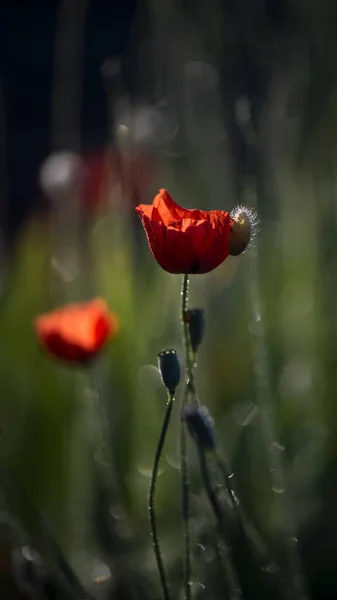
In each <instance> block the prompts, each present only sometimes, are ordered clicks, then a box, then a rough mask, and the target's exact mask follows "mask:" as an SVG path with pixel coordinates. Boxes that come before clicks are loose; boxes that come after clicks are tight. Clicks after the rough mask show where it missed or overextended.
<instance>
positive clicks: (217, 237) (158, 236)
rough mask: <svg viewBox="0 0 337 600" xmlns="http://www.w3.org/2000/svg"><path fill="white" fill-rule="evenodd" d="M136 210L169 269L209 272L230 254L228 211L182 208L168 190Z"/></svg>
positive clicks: (161, 261)
mask: <svg viewBox="0 0 337 600" xmlns="http://www.w3.org/2000/svg"><path fill="white" fill-rule="evenodd" d="M136 211H137V213H138V215H139V217H140V219H141V221H142V223H143V227H144V229H145V231H146V235H147V239H148V243H149V246H150V249H151V252H152V254H153V256H154V258H155V259H156V261H157V262H158V263H159V264H160V266H161V267H162V268H163V269H165V271H168V272H169V273H209V271H213V269H215V268H216V267H218V266H219V265H220V264H221V263H222V262H223V261H224V260H225V259H226V258H227V256H228V255H229V248H228V239H229V235H230V232H231V217H230V215H229V213H228V212H225V211H221V210H211V211H206V210H197V209H193V210H189V209H187V208H182V207H181V206H178V204H176V203H175V202H174V200H172V198H171V196H170V195H169V193H168V191H167V190H159V193H158V194H157V196H156V197H155V199H154V200H153V203H152V205H147V204H140V205H139V206H137V207H136Z"/></svg>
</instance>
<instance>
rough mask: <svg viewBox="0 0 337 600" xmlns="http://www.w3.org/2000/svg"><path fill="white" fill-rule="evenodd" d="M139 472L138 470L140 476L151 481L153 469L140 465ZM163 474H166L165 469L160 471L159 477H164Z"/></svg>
mask: <svg viewBox="0 0 337 600" xmlns="http://www.w3.org/2000/svg"><path fill="white" fill-rule="evenodd" d="M137 470H138V473H140V475H142V476H143V477H146V478H147V479H151V475H152V467H146V466H141V465H138V466H137ZM163 473H164V469H159V470H158V477H160V475H162V474H163Z"/></svg>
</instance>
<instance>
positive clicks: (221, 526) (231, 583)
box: [197, 443, 242, 600]
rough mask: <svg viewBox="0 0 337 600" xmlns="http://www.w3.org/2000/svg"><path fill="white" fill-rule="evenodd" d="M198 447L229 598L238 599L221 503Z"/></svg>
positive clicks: (205, 461) (237, 588)
mask: <svg viewBox="0 0 337 600" xmlns="http://www.w3.org/2000/svg"><path fill="white" fill-rule="evenodd" d="M197 448H198V456H199V464H200V472H201V477H202V480H203V484H204V488H205V491H206V494H207V496H208V500H209V503H210V505H211V508H212V510H213V513H214V515H215V518H216V521H217V525H218V531H219V534H220V537H221V540H222V546H223V548H224V550H225V554H226V556H225V557H224V566H225V571H226V579H227V583H228V588H229V590H228V591H229V598H230V600H238V599H239V598H241V597H242V590H241V587H240V583H239V581H238V577H237V574H236V572H235V568H234V566H233V564H232V561H231V558H230V556H229V549H228V545H227V541H226V538H227V535H226V530H225V523H224V517H223V513H222V509H221V505H220V502H219V499H218V496H217V494H216V492H215V491H214V488H213V486H212V482H211V478H210V474H209V469H208V465H207V459H206V456H205V451H204V449H203V447H202V445H201V444H200V443H197Z"/></svg>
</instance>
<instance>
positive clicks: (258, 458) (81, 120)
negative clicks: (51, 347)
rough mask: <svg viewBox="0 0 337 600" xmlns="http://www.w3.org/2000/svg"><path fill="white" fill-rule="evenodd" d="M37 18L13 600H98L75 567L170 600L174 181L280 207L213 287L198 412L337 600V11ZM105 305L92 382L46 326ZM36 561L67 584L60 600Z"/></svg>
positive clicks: (194, 288) (26, 61) (27, 81)
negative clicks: (147, 224)
mask: <svg viewBox="0 0 337 600" xmlns="http://www.w3.org/2000/svg"><path fill="white" fill-rule="evenodd" d="M15 4H16V3H15V2H13V3H6V2H5V3H3V6H2V8H1V13H0V15H1V16H2V19H1V23H2V29H3V35H2V36H1V46H0V58H1V65H2V66H1V69H2V76H1V110H0V113H1V114H0V122H1V150H0V153H1V173H0V175H1V177H0V182H1V242H2V245H1V293H2V295H1V300H0V331H1V340H2V344H1V349H0V391H1V393H0V422H1V451H0V458H1V468H0V473H1V478H0V501H1V512H0V541H1V560H0V570H1V573H0V590H1V598H4V599H7V598H8V599H10V598H19V597H32V598H45V597H48V598H49V597H50V598H52V597H53V598H68V597H69V598H71V597H77V598H84V597H85V596H84V595H83V592H82V591H81V590H77V591H76V592H74V595H73V596H72V595H71V591H69V589H68V588H67V586H66V584H64V582H63V579H62V577H63V576H64V572H65V567H64V562H63V557H62V556H61V553H62V554H63V555H64V557H66V561H67V562H69V564H70V565H71V568H72V569H73V570H74V572H75V573H76V577H77V578H78V580H79V581H80V584H81V585H82V586H83V588H84V589H85V593H86V594H87V597H88V598H89V597H90V598H91V597H93V598H102V599H105V598H113V599H115V598H116V599H119V598H120V599H124V598H125V599H129V598H130V599H132V600H133V599H134V600H136V599H144V600H147V599H151V598H153V599H155V598H160V590H159V586H158V575H157V572H156V568H155V562H154V557H153V551H152V546H151V539H150V535H149V527H148V522H147V489H148V485H149V475H150V472H151V467H152V462H153V456H154V452H155V448H156V443H157V439H158V435H159V429H160V426H161V422H162V419H163V414H164V408H165V402H166V395H165V390H164V389H163V387H162V386H161V383H160V378H159V374H158V371H157V369H156V355H157V353H158V352H159V351H161V350H163V349H165V348H166V347H169V348H170V347H172V348H175V349H176V350H177V352H178V353H179V355H180V356H181V357H182V356H183V347H182V340H181V330H180V323H179V303H180V285H181V281H180V277H179V276H174V275H170V274H168V273H165V272H163V271H162V270H161V269H160V267H159V266H158V265H157V264H156V263H155V261H154V260H153V258H152V256H151V253H150V252H149V250H148V247H147V243H146V238H145V234H144V232H143V231H142V227H141V224H140V222H138V217H137V215H136V214H135V211H134V206H135V205H136V204H138V203H141V202H145V203H150V202H151V201H152V199H153V196H154V195H155V193H156V192H157V189H158V188H159V187H165V188H167V189H168V190H169V192H170V194H171V195H172V196H173V198H174V199H175V200H176V202H178V203H179V204H181V205H183V206H186V207H198V208H203V209H206V210H207V209H209V210H210V209H221V210H232V209H233V208H234V207H235V206H236V205H238V204H246V205H248V206H250V207H252V208H255V209H256V210H257V212H258V215H259V218H260V223H259V227H258V229H259V231H258V234H257V236H256V239H255V240H254V243H253V244H252V245H251V247H250V248H249V249H248V251H247V252H246V253H245V254H244V255H243V256H241V257H240V258H234V257H229V258H228V259H227V260H226V261H225V263H224V264H223V265H222V266H220V267H219V268H218V269H216V270H215V271H214V272H212V273H210V274H207V275H203V276H193V277H192V280H191V286H190V305H191V306H197V307H203V308H205V310H206V319H207V331H206V337H205V340H204V342H203V344H202V347H201V349H200V353H199V358H198V369H197V382H198V389H199V395H200V398H201V401H202V403H204V404H206V405H207V406H208V407H209V409H210V411H211V413H212V415H213V416H214V418H215V422H216V432H217V438H218V441H219V445H220V448H221V452H222V453H223V454H224V455H226V456H227V458H228V460H229V461H230V464H231V468H232V469H233V471H234V473H235V477H236V484H237V489H238V496H239V497H240V500H241V502H242V505H243V507H244V508H245V510H246V513H247V514H248V515H249V518H250V519H251V521H252V522H253V523H254V524H255V526H256V527H257V528H258V529H259V530H260V531H261V532H262V533H263V535H264V536H265V539H266V540H267V541H268V543H269V544H270V545H271V547H272V548H273V552H274V554H276V556H277V558H278V560H279V561H280V563H281V564H282V561H286V558H285V555H286V554H287V552H288V550H286V551H285V550H284V547H283V545H284V543H285V546H286V545H287V540H288V541H289V538H291V539H293V538H296V540H297V542H296V541H295V542H294V543H295V545H296V546H298V553H299V556H300V559H301V561H302V563H303V565H302V568H301V570H302V572H303V574H304V578H305V580H306V585H307V590H308V597H311V598H313V599H318V600H321V599H325V598H331V599H334V598H336V597H337V575H336V573H337V562H336V556H337V520H336V500H337V488H336V485H337V477H336V473H337V471H336V468H337V465H336V459H337V443H336V435H335V432H336V417H337V409H336V404H335V388H336V385H337V379H336V372H337V358H336V356H337V355H336V351H337V347H336V343H337V337H336V336H337V329H336V327H337V321H336V308H335V306H336V294H337V288H336V285H337V284H336V277H335V271H336V266H337V263H336V259H337V245H336V230H337V196H336V189H337V188H336V185H337V180H336V151H335V147H336V145H335V138H336V125H337V123H336V115H335V112H336V111H335V104H336V102H335V99H336V89H337V88H336V83H337V77H336V66H335V56H336V49H337V44H336V36H335V31H336V23H337V20H336V18H337V8H336V5H335V3H334V2H332V1H330V0H324V2H321V3H319V4H317V3H315V2H307V3H302V2H299V1H298V2H295V3H287V2H285V3H283V2H277V1H276V0H274V1H272V0H268V1H267V0H265V1H262V0H260V1H258V0H255V1H254V2H249V3H248V2H244V1H240V2H238V3H232V2H229V1H228V2H225V1H220V0H211V1H210V2H208V3H207V5H205V4H204V3H203V2H202V1H201V0H198V1H195V2H193V3H190V2H174V1H173V0H167V1H165V2H162V3H158V2H151V1H149V2H147V3H146V2H138V3H129V4H127V7H126V8H124V10H122V8H121V4H120V3H118V2H110V3H109V2H92V3H90V2H79V1H77V2H76V1H75V0H72V1H70V0H69V1H68V2H51V3H50V12H48V11H49V9H47V8H46V5H45V6H44V8H43V9H42V8H41V6H40V8H39V3H36V4H34V5H32V6H31V8H30V9H29V11H28V13H29V15H28V13H26V12H25V11H27V8H26V9H23V8H22V7H21V5H19V3H17V4H18V6H17V12H15V14H14V8H13V7H14V5H15ZM131 4H132V5H131ZM27 15H28V16H27ZM26 18H27V19H30V21H29V20H28V21H27V23H28V24H27V25H26V27H25V26H24V23H25V22H26V21H25V19H26ZM34 27H35V29H34ZM48 27H49V29H48ZM23 30H24V31H25V32H26V35H27V37H26V39H25V42H24V43H23V42H22V36H21V31H23ZM38 31H39V32H41V31H44V32H45V37H44V38H43V39H42V41H41V42H40V46H38V47H37V46H36V47H35V46H34V43H37V42H34V43H33V40H34V39H35V37H36V38H37V37H38ZM46 32H47V33H46ZM118 36H119V37H118ZM42 37H43V36H42ZM43 40H44V41H43ZM116 40H117V41H116ZM44 44H45V45H44ZM34 47H35V50H34V51H33V50H31V55H30V56H31V58H29V48H32V49H33V48H34ZM15 52H17V53H16V54H15ZM34 69H35V70H34ZM37 82H38V84H37ZM18 114H20V115H21V118H20V119H19V120H18V119H17V115H18ZM22 115H23V116H22ZM36 131H37V132H38V133H37V134H36V136H35V132H36ZM57 152H58V153H61V154H55V155H54V162H52V163H50V162H49V163H44V167H43V170H42V171H40V176H39V169H40V167H41V164H42V161H43V160H45V159H46V158H47V156H48V155H49V154H52V153H57ZM70 152H71V153H72V154H69V153H70ZM75 159H76V160H75ZM77 160H80V161H82V162H80V163H79V162H76V161H77ZM27 165H28V166H27ZM79 165H80V167H79ZM82 168H84V170H83V171H82ZM41 181H42V185H40V183H41ZM89 192H90V193H89ZM88 196H89V197H88ZM95 295H101V296H103V297H104V298H106V300H107V302H108V304H109V306H110V309H111V310H112V311H113V312H115V313H116V314H117V315H118V317H119V319H120V326H121V330H120V335H119V337H118V339H117V340H116V341H114V342H113V343H112V344H111V346H109V348H108V349H107V351H106V352H105V354H104V356H103V357H102V358H101V359H100V360H99V362H97V364H95V365H93V366H92V367H91V368H90V370H89V371H88V372H86V373H84V372H80V371H79V370H76V369H74V368H70V367H69V368H67V367H66V366H60V365H58V364H56V363H54V362H52V360H51V359H49V358H48V357H46V356H44V355H43V354H42V352H41V350H40V349H39V348H38V346H37V343H36V340H35V338H34V331H33V327H32V324H33V319H34V317H35V316H36V315H38V314H40V313H42V312H46V311H47V310H49V309H51V308H53V307H55V306H58V305H59V304H63V303H66V302H69V301H74V300H82V299H86V298H89V297H92V296H95ZM182 387H183V386H182V385H181V390H180V392H181V391H182ZM177 404H178V403H177ZM178 431H179V407H178V405H177V406H176V407H175V412H174V419H173V422H172V424H171V427H170V431H169V436H168V440H167V445H166V448H165V456H164V457H163V460H162V464H161V471H162V472H161V476H160V478H159V481H158V519H159V528H160V535H161V538H162V546H163V553H164V557H165V563H166V564H167V566H168V570H169V573H170V581H171V583H172V589H173V592H174V596H173V597H174V598H180V597H181V595H180V594H181V592H180V582H181V576H182V555H183V549H182V536H181V521H180V497H179V481H180V479H179V475H180V474H179V453H178ZM189 457H190V466H191V506H192V552H193V569H192V576H193V584H192V595H193V598H198V599H199V598H207V599H212V598H214V599H215V600H217V599H218V598H219V599H220V598H223V597H224V592H223V588H222V587H221V586H222V583H221V581H222V580H221V569H220V568H219V565H218V562H217V559H218V558H219V557H218V555H217V552H216V551H215V549H214V547H215V542H214V539H215V534H214V523H213V515H212V514H211V512H210V510H209V508H208V505H207V502H206V497H205V493H204V492H203V490H202V485H201V480H200V475H199V470H198V464H197V460H196V457H195V451H194V447H193V444H192V443H191V444H189ZM28 547H29V548H33V549H34V550H35V551H36V552H39V554H40V555H41V557H42V558H43V561H44V563H45V565H46V566H45V567H43V568H44V569H46V572H47V575H44V576H43V577H45V578H47V579H48V581H49V580H50V582H49V583H48V585H49V587H48V586H47V588H46V589H47V591H46V589H44V591H41V590H40V592H39V593H41V595H40V596H38V595H36V592H35V591H34V589H33V587H32V586H30V585H28V584H27V580H29V577H30V576H28V575H27V574H26V575H24V574H23V572H24V568H26V566H27V563H30V562H33V563H34V564H37V563H38V562H39V561H38V560H37V559H36V560H31V556H30V558H29V559H27V552H22V548H28ZM39 560H40V559H39ZM271 562H272V561H271ZM39 564H40V563H39ZM18 565H19V566H18ZM24 565H25V566H24ZM39 568H40V567H39ZM41 569H42V567H41ZM42 571H43V569H42ZM42 571H41V572H42ZM271 571H272V570H271ZM37 573H38V574H37V575H36V577H37V579H38V581H39V582H40V581H41V580H42V574H41V573H40V571H39V570H38V569H37ZM55 582H56V583H55ZM255 585H256V587H255V588H254V589H253V590H252V592H251V594H252V595H251V597H252V598H270V597H272V598H273V599H274V598H275V600H277V599H278V598H285V597H288V598H293V600H298V598H297V597H296V598H295V597H294V596H292V595H291V593H290V595H288V596H287V595H282V592H281V590H280V589H279V588H278V587H277V586H276V584H275V582H274V579H273V573H272V572H271V573H268V569H267V575H266V573H262V575H261V574H258V575H257V576H256V581H255ZM19 593H21V594H23V595H24V596H22V595H20V596H19ZM34 594H35V595H34ZM43 594H45V595H43ZM46 594H47V595H46ZM48 594H49V595H48ZM53 594H54V595H53Z"/></svg>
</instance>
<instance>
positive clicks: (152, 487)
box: [148, 394, 174, 600]
mask: <svg viewBox="0 0 337 600" xmlns="http://www.w3.org/2000/svg"><path fill="white" fill-rule="evenodd" d="M173 403H174V396H173V395H172V394H169V395H168V402H167V408H166V413H165V418H164V422H163V425H162V428H161V432H160V436H159V441H158V445H157V450H156V454H155V459H154V465H153V469H152V476H151V482H150V488H149V507H148V508H149V519H150V527H151V535H152V538H153V549H154V553H155V557H156V561H157V567H158V571H159V576H160V583H161V586H162V590H163V597H164V599H165V600H170V594H169V590H168V585H167V579H166V573H165V568H164V563H163V559H162V555H161V550H160V544H159V539H158V530H157V517H156V510H155V494H156V483H157V477H158V469H159V463H160V459H161V455H162V451H163V447H164V443H165V438H166V433H167V429H168V425H169V422H170V418H171V414H172V408H173Z"/></svg>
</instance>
